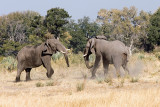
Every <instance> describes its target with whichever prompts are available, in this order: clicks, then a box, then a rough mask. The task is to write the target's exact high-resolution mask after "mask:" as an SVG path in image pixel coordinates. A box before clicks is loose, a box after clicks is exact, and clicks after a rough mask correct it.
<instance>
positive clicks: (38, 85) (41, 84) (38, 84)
mask: <svg viewBox="0 0 160 107" xmlns="http://www.w3.org/2000/svg"><path fill="white" fill-rule="evenodd" d="M43 86H44V84H43V83H41V82H37V83H36V87H43Z"/></svg>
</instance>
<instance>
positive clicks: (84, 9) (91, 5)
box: [0, 0, 160, 21]
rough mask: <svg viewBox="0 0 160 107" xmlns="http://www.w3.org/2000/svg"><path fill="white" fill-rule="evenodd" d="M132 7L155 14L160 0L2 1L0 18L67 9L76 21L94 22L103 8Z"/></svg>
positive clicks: (44, 13) (0, 1)
mask: <svg viewBox="0 0 160 107" xmlns="http://www.w3.org/2000/svg"><path fill="white" fill-rule="evenodd" d="M131 6H135V7H136V8H137V9H138V11H140V10H144V11H146V12H151V13H154V12H155V11H156V10H157V9H158V8H160V0H0V16H2V15H7V14H9V13H11V12H15V11H26V10H32V11H36V12H38V13H40V14H41V15H42V16H45V15H46V14H47V10H49V9H51V8H55V7H59V8H63V9H65V10H66V11H67V12H68V13H69V15H70V16H72V17H71V18H72V19H74V20H78V19H81V18H83V17H84V16H88V17H90V18H91V20H93V21H94V20H96V18H97V14H98V11H99V10H100V9H102V8H103V9H108V10H110V9H123V7H128V8H129V7H131Z"/></svg>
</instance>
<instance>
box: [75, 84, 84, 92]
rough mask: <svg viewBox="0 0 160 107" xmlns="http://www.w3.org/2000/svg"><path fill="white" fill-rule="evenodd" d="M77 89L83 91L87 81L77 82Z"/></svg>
mask: <svg viewBox="0 0 160 107" xmlns="http://www.w3.org/2000/svg"><path fill="white" fill-rule="evenodd" d="M76 87H77V91H82V90H84V87H85V83H84V82H83V83H77V86H76Z"/></svg>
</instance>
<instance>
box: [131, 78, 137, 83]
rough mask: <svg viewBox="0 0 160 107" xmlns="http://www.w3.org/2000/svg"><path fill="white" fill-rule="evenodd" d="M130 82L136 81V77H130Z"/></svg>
mask: <svg viewBox="0 0 160 107" xmlns="http://www.w3.org/2000/svg"><path fill="white" fill-rule="evenodd" d="M130 82H131V83H135V82H138V78H136V77H132V78H131V80H130Z"/></svg>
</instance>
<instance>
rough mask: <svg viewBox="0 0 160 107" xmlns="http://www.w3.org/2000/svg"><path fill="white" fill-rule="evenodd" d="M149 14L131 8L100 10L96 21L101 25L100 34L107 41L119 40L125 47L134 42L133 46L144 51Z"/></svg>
mask: <svg viewBox="0 0 160 107" xmlns="http://www.w3.org/2000/svg"><path fill="white" fill-rule="evenodd" d="M149 18H150V14H149V13H146V12H144V11H140V13H139V14H137V9H136V8H135V7H134V6H132V7H130V8H127V7H124V8H123V9H122V10H118V9H111V10H106V9H101V10H100V11H99V12H98V17H97V21H98V22H99V23H100V24H101V25H102V29H101V32H102V34H103V35H105V36H106V37H107V39H108V40H117V39H118V40H120V41H122V42H123V43H125V44H126V45H127V46H129V45H130V44H131V40H132V39H133V40H134V44H133V45H134V46H135V47H137V48H139V49H145V48H146V47H147V45H149V44H148V43H147V34H148V30H147V29H148V26H149Z"/></svg>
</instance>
